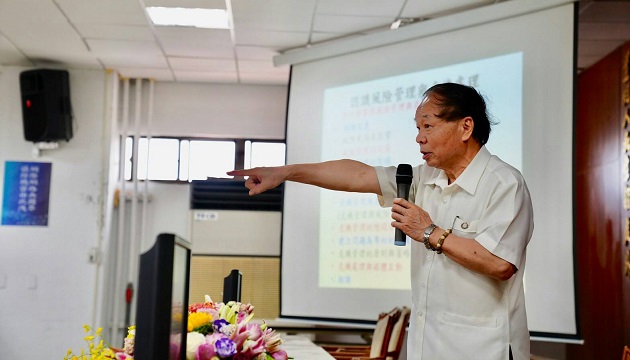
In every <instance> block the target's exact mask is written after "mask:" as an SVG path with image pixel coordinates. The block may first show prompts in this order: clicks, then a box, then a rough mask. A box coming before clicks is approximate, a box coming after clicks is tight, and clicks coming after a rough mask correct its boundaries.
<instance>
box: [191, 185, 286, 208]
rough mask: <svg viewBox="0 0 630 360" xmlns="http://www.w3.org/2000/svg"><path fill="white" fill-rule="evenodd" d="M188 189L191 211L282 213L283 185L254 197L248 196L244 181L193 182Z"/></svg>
mask: <svg viewBox="0 0 630 360" xmlns="http://www.w3.org/2000/svg"><path fill="white" fill-rule="evenodd" d="M190 189H191V190H190V208H191V209H192V210H210V209H213V210H263V211H282V197H283V194H284V186H283V184H282V185H280V186H278V187H277V188H274V189H270V190H268V191H266V192H264V193H262V194H259V195H256V196H250V195H249V190H248V189H247V188H246V187H245V180H233V179H208V180H195V181H193V182H192V183H191V188H190Z"/></svg>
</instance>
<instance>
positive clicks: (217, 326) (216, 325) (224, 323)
mask: <svg viewBox="0 0 630 360" xmlns="http://www.w3.org/2000/svg"><path fill="white" fill-rule="evenodd" d="M228 325H230V323H229V322H228V321H227V320H225V319H219V320H215V321H214V322H213V323H212V328H213V329H214V331H215V332H221V328H223V327H224V326H228Z"/></svg>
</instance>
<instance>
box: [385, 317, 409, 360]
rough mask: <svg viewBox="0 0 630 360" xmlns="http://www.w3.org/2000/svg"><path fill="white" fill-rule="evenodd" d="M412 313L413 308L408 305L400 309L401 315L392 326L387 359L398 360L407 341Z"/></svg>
mask: <svg viewBox="0 0 630 360" xmlns="http://www.w3.org/2000/svg"><path fill="white" fill-rule="evenodd" d="M410 315H411V309H409V308H408V307H406V306H403V307H402V309H400V316H399V317H398V320H397V321H396V323H395V324H394V326H393V327H392V332H391V335H390V338H389V344H388V345H387V360H398V357H399V355H400V351H401V350H402V346H403V343H404V342H405V335H406V333H407V324H409V316H410Z"/></svg>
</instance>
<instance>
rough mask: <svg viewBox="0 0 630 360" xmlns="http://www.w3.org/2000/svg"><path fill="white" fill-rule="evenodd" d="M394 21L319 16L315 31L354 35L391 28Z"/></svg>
mask: <svg viewBox="0 0 630 360" xmlns="http://www.w3.org/2000/svg"><path fill="white" fill-rule="evenodd" d="M391 23H392V19H391V18H389V17H382V16H345V15H317V16H316V17H315V24H314V26H313V30H314V31H321V32H337V33H354V32H361V31H364V30H368V29H375V28H383V29H387V28H389V26H390V24H391Z"/></svg>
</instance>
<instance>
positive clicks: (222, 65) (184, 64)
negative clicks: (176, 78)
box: [168, 57, 236, 72]
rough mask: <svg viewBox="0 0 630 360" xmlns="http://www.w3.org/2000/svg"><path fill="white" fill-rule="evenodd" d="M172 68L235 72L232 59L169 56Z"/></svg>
mask: <svg viewBox="0 0 630 360" xmlns="http://www.w3.org/2000/svg"><path fill="white" fill-rule="evenodd" d="M168 62H169V63H170V64H171V68H172V69H173V70H195V71H216V72H222V71H223V72H236V64H235V62H234V60H229V59H202V58H182V57H169V58H168Z"/></svg>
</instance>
